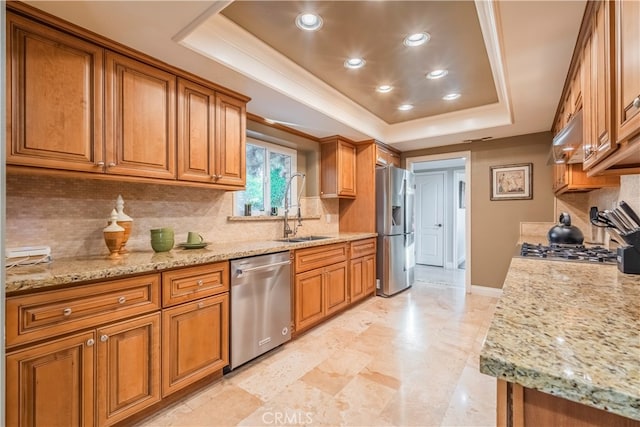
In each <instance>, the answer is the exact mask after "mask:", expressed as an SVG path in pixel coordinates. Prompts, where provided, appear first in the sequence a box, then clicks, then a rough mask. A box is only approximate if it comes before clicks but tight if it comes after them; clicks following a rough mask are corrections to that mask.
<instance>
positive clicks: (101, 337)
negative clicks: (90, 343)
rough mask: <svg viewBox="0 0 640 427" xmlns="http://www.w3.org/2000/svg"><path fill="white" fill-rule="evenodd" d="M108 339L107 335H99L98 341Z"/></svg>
mask: <svg viewBox="0 0 640 427" xmlns="http://www.w3.org/2000/svg"><path fill="white" fill-rule="evenodd" d="M108 340H109V335H100V341H102V342H107V341H108Z"/></svg>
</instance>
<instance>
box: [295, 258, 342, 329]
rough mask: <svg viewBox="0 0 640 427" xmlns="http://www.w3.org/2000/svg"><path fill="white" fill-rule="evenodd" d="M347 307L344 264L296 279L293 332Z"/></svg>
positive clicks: (311, 271) (302, 275)
mask: <svg viewBox="0 0 640 427" xmlns="http://www.w3.org/2000/svg"><path fill="white" fill-rule="evenodd" d="M348 304H349V289H348V286H347V263H346V261H343V262H340V263H337V264H333V265H330V266H327V267H322V268H317V269H315V270H310V271H306V272H304V273H300V274H297V275H296V279H295V327H296V332H300V331H302V330H304V329H307V328H309V327H310V326H313V325H315V324H316V323H319V322H321V321H322V320H323V319H324V318H325V317H327V316H329V315H331V314H333V313H335V312H336V311H338V310H340V309H342V308H344V307H346V306H347V305H348Z"/></svg>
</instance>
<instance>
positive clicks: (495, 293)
mask: <svg viewBox="0 0 640 427" xmlns="http://www.w3.org/2000/svg"><path fill="white" fill-rule="evenodd" d="M471 293H472V294H476V295H484V296H486V297H494V298H500V297H501V296H502V289H499V288H490V287H488V286H478V285H471Z"/></svg>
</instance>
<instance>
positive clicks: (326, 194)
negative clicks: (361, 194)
mask: <svg viewBox="0 0 640 427" xmlns="http://www.w3.org/2000/svg"><path fill="white" fill-rule="evenodd" d="M320 143H321V144H320V197H323V198H330V197H343V198H351V199H353V198H355V197H356V147H355V146H354V145H353V144H351V143H350V142H348V141H347V140H345V139H343V138H341V137H339V136H332V137H328V138H324V139H322V140H320Z"/></svg>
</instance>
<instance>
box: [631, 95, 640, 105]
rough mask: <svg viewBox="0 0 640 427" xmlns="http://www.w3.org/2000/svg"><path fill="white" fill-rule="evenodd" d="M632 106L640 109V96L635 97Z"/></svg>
mask: <svg viewBox="0 0 640 427" xmlns="http://www.w3.org/2000/svg"><path fill="white" fill-rule="evenodd" d="M633 106H634V107H636V108H640V95H639V96H636V99H634V100H633Z"/></svg>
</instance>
